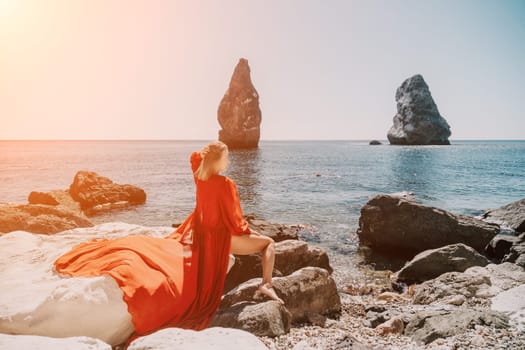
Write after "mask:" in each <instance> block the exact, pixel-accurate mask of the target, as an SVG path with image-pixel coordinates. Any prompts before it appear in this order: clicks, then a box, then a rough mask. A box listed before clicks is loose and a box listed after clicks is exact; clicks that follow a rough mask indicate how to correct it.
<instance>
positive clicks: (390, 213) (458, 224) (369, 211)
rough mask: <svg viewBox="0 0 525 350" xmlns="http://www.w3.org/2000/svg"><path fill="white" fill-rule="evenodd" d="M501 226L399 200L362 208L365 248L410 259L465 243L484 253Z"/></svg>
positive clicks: (383, 199)
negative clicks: (451, 245)
mask: <svg viewBox="0 0 525 350" xmlns="http://www.w3.org/2000/svg"><path fill="white" fill-rule="evenodd" d="M498 233H499V226H498V225H496V224H489V223H486V222H484V221H482V220H479V219H476V218H474V217H472V216H468V215H461V214H453V213H450V212H448V211H445V210H443V209H439V208H435V207H432V206H427V205H424V204H420V203H417V202H415V201H414V200H407V199H405V198H402V197H399V196H392V195H385V194H382V195H377V196H375V197H374V198H372V199H371V200H370V201H368V203H366V204H365V205H364V206H363V207H362V208H361V216H360V217H359V228H358V229H357V235H358V237H359V240H360V242H361V244H363V245H365V246H369V247H371V248H372V249H373V250H377V251H380V252H383V253H385V254H388V255H392V256H403V257H406V258H408V259H411V258H412V257H414V256H415V255H416V254H417V253H420V252H422V251H424V250H427V249H434V248H439V247H443V246H446V245H449V244H454V243H464V244H466V245H468V246H470V247H472V248H474V249H476V251H478V252H480V253H482V252H484V250H485V246H486V245H487V244H488V243H489V242H490V241H491V240H492V238H493V237H494V236H495V235H496V234H498Z"/></svg>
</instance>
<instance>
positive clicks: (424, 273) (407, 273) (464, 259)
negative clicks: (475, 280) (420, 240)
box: [397, 243, 490, 284]
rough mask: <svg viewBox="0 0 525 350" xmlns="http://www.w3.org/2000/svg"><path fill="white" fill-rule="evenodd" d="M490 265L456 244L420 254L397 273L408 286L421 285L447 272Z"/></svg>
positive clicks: (476, 254)
mask: <svg viewBox="0 0 525 350" xmlns="http://www.w3.org/2000/svg"><path fill="white" fill-rule="evenodd" d="M489 263H490V261H489V260H488V259H487V258H485V257H484V256H483V255H481V254H479V253H478V252H476V251H475V250H474V249H473V248H471V247H469V246H466V245H464V244H463V243H456V244H451V245H447V246H444V247H440V248H436V249H430V250H425V251H424V252H421V253H419V254H418V255H416V256H415V257H414V258H413V259H412V260H411V261H409V262H407V263H406V264H405V266H404V267H403V268H402V269H401V270H399V271H398V272H397V279H398V280H399V281H402V282H405V283H408V284H411V283H421V282H424V281H427V280H430V279H433V278H436V277H438V276H439V275H441V274H443V273H445V272H451V271H459V272H463V271H465V270H466V269H468V268H469V267H472V266H486V265H488V264H489Z"/></svg>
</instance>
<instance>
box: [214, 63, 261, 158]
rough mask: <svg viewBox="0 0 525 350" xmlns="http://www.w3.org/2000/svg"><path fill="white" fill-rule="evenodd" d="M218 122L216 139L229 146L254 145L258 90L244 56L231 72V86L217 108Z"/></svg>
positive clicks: (257, 131)
mask: <svg viewBox="0 0 525 350" xmlns="http://www.w3.org/2000/svg"><path fill="white" fill-rule="evenodd" d="M217 119H218V121H219V124H220V126H221V130H219V140H220V141H222V142H224V143H225V144H227V145H228V148H230V149H235V148H257V147H258V145H259V139H260V125H261V109H260V108H259V94H258V93H257V90H255V87H254V86H253V84H252V80H251V77H250V66H249V65H248V60H247V59H245V58H241V59H239V63H237V66H236V67H235V71H234V72H233V75H232V78H231V81H230V86H229V87H228V90H227V91H226V93H225V94H224V97H223V98H222V100H221V103H220V105H219V108H218V111H217Z"/></svg>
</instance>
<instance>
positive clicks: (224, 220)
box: [54, 141, 284, 344]
mask: <svg viewBox="0 0 525 350" xmlns="http://www.w3.org/2000/svg"><path fill="white" fill-rule="evenodd" d="M190 163H191V167H192V171H193V175H194V181H195V184H196V191H197V192H196V205H195V209H194V210H193V212H192V213H191V214H190V215H189V216H188V217H187V218H186V219H185V220H184V222H183V223H182V224H181V225H180V226H179V227H178V228H177V229H176V230H175V231H174V232H173V233H172V234H170V235H168V236H166V237H164V238H157V237H149V236H146V235H134V236H127V237H122V238H117V239H98V240H97V239H92V240H91V241H89V242H84V243H81V244H78V245H77V246H75V247H73V248H72V249H71V250H70V251H69V252H67V253H66V254H64V255H62V256H60V257H59V258H58V259H57V260H56V261H55V263H54V266H55V270H56V271H57V272H60V273H64V274H67V275H70V276H96V275H100V274H109V275H110V276H112V277H113V278H114V279H115V280H116V281H117V283H118V285H119V287H120V288H121V290H122V291H123V299H124V301H125V302H126V303H127V305H128V311H129V313H130V314H131V320H132V323H133V326H134V328H135V334H134V335H133V336H132V337H131V338H130V339H129V340H128V344H129V341H130V340H132V339H134V338H136V337H138V336H139V335H145V334H149V333H151V332H153V331H156V330H158V329H160V328H165V327H179V328H186V329H195V330H201V329H204V328H206V327H208V325H209V323H210V322H211V320H212V319H213V317H214V315H215V312H216V311H217V308H218V306H219V303H220V300H221V296H222V292H223V288H224V281H225V279H226V273H227V269H228V262H229V255H230V253H232V254H241V255H243V254H253V253H257V252H262V265H263V278H262V282H261V283H260V284H259V290H260V291H261V292H262V293H263V294H265V295H267V296H268V297H270V298H271V299H274V300H277V301H278V302H280V303H284V302H283V301H282V299H281V298H279V297H278V296H277V294H276V293H275V290H274V289H273V288H272V285H271V281H272V271H273V265H274V260H275V244H274V241H273V239H271V238H270V237H267V236H264V235H262V234H260V233H258V232H256V231H255V230H252V229H250V228H249V227H248V223H247V222H246V221H245V220H244V219H243V216H242V209H241V206H240V202H239V196H238V192H237V186H236V184H235V183H234V182H233V180H232V179H230V178H228V177H226V176H223V175H220V174H219V173H220V172H222V171H224V170H226V168H227V167H228V163H229V160H228V147H227V146H226V144H224V143H223V142H221V141H215V142H212V143H210V144H208V145H206V146H205V147H203V148H202V149H201V150H200V151H199V152H193V153H192V154H191V156H190Z"/></svg>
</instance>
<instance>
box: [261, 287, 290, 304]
mask: <svg viewBox="0 0 525 350" xmlns="http://www.w3.org/2000/svg"><path fill="white" fill-rule="evenodd" d="M258 288H259V290H260V291H261V293H263V294H264V295H267V296H268V297H270V299H273V300H276V301H278V302H279V303H281V304H282V305H284V301H283V300H282V299H281V298H279V297H278V296H277V294H276V293H275V290H274V289H273V287H272V284H271V283H270V282H266V283H260V284H259V286H258Z"/></svg>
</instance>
